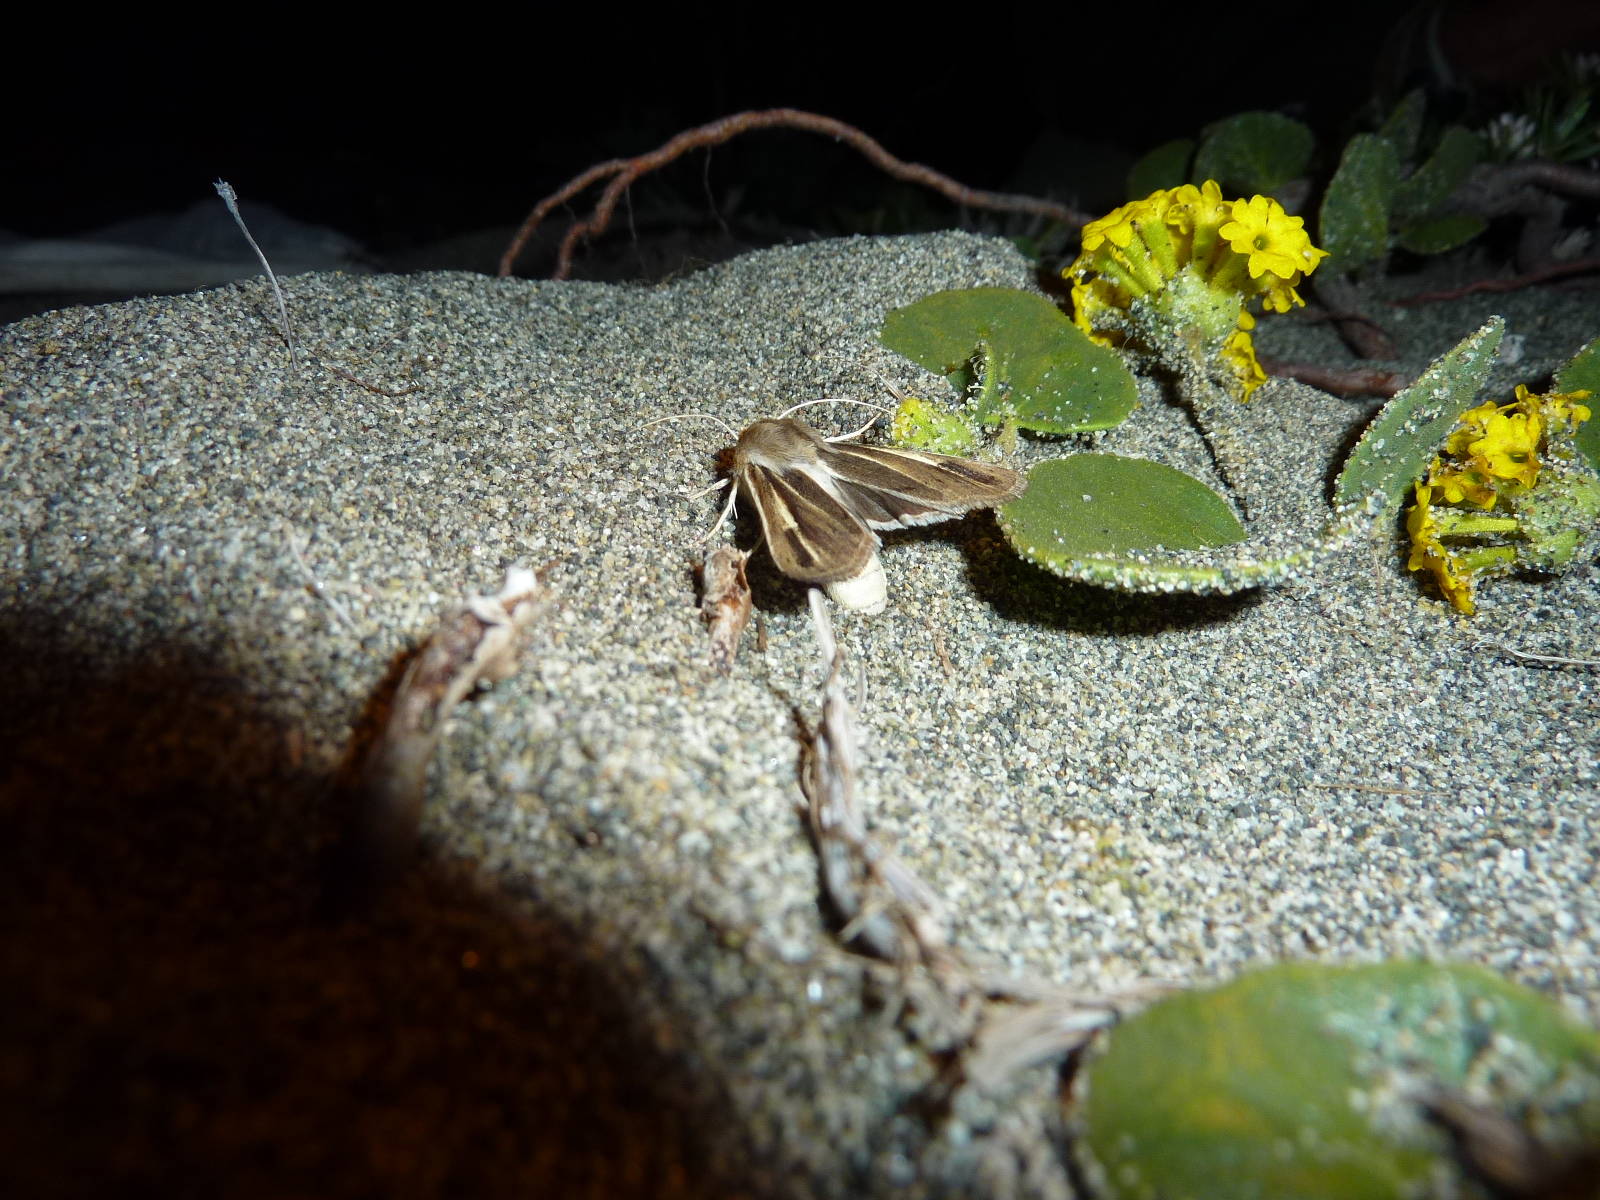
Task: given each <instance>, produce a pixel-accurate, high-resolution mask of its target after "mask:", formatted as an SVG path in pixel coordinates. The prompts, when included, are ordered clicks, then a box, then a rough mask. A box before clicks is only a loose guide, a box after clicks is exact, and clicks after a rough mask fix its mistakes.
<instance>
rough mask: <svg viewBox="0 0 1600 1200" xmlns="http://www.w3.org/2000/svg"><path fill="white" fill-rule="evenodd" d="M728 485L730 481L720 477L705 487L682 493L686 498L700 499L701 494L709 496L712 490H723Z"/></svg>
mask: <svg viewBox="0 0 1600 1200" xmlns="http://www.w3.org/2000/svg"><path fill="white" fill-rule="evenodd" d="M727 486H728V481H727V480H726V479H719V480H717V481H716V482H715V483H709V484H707V485H706V486H705V487H703V488H697V489H695V490H694V491H692V492H683V493H681V495H682V496H683V498H684V499H685V500H698V499H700V497H701V496H709V495H710V494H711V493H712V492H716V491H721V490H722V489H723V488H725V487H727Z"/></svg>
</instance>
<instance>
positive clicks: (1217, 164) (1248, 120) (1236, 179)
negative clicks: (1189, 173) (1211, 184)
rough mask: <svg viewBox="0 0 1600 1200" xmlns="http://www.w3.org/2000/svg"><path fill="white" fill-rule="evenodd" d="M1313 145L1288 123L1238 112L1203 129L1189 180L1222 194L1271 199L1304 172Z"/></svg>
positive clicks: (1302, 131)
mask: <svg viewBox="0 0 1600 1200" xmlns="http://www.w3.org/2000/svg"><path fill="white" fill-rule="evenodd" d="M1314 142H1315V139H1314V138H1313V137H1312V135H1311V130H1310V129H1308V128H1306V126H1304V125H1302V124H1301V123H1300V122H1299V121H1296V120H1295V119H1294V118H1292V117H1286V116H1284V115H1283V114H1282V113H1274V112H1244V113H1238V114H1237V115H1235V116H1232V117H1227V118H1225V119H1223V120H1221V121H1218V122H1216V123H1215V124H1213V125H1211V126H1210V127H1208V128H1207V129H1206V132H1205V137H1204V138H1203V139H1202V140H1201V142H1200V149H1199V151H1198V152H1197V153H1196V154H1195V156H1194V179H1195V180H1196V181H1202V180H1206V179H1215V180H1216V181H1217V182H1218V183H1220V184H1221V185H1222V190H1223V191H1224V192H1232V193H1239V192H1242V193H1244V194H1245V195H1249V194H1250V193H1252V192H1263V193H1268V194H1270V193H1272V192H1275V191H1277V190H1278V189H1279V188H1281V187H1282V186H1283V185H1284V184H1286V183H1288V182H1289V180H1291V179H1293V178H1295V177H1296V176H1297V175H1299V174H1301V173H1302V172H1303V171H1304V170H1305V169H1306V164H1307V163H1308V162H1310V161H1311V148H1312V146H1313V144H1314Z"/></svg>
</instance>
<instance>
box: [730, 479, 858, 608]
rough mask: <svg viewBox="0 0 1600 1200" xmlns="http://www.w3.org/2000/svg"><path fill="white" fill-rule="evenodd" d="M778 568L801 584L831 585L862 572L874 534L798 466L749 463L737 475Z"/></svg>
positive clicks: (852, 577)
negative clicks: (758, 518)
mask: <svg viewBox="0 0 1600 1200" xmlns="http://www.w3.org/2000/svg"><path fill="white" fill-rule="evenodd" d="M741 478H742V479H743V481H744V484H745V489H746V491H747V492H748V493H749V496H750V499H751V502H752V503H753V504H754V505H755V509H756V514H757V516H759V517H760V519H761V532H762V533H763V534H765V535H766V539H767V549H768V551H770V552H771V554H772V561H773V562H775V563H777V564H778V570H780V571H782V572H783V573H784V574H785V575H787V576H789V578H791V579H798V580H799V581H800V582H802V583H837V582H839V581H840V580H845V579H854V578H855V577H856V576H858V575H860V574H862V573H863V572H864V571H866V569H867V568H868V566H869V565H870V564H871V563H872V560H873V559H874V558H875V557H876V556H877V553H878V538H877V536H876V535H875V534H874V533H873V532H872V530H870V529H868V528H867V526H866V525H865V524H863V523H862V520H861V518H859V517H857V516H856V515H855V514H853V513H852V512H851V511H850V510H849V509H848V508H846V507H845V506H844V504H842V503H841V502H840V500H839V498H838V497H837V496H835V495H833V493H831V492H830V491H829V490H828V489H827V488H826V487H824V486H823V485H822V484H821V483H819V482H818V481H817V479H816V477H815V475H813V473H812V472H811V471H809V470H806V469H805V468H804V467H801V466H791V467H779V468H773V467H766V466H750V467H747V468H746V469H745V470H744V472H743V473H742V475H741Z"/></svg>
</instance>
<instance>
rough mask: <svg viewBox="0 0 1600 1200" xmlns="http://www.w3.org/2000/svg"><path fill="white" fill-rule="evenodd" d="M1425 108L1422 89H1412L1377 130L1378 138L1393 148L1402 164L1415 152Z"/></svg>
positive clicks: (1420, 133) (1420, 134)
mask: <svg viewBox="0 0 1600 1200" xmlns="http://www.w3.org/2000/svg"><path fill="white" fill-rule="evenodd" d="M1425 107H1426V101H1424V99H1423V95H1422V89H1421V88H1414V89H1412V90H1411V91H1409V92H1407V93H1406V94H1405V97H1404V98H1403V99H1402V100H1401V101H1400V103H1399V104H1396V105H1395V106H1394V111H1393V112H1392V113H1390V114H1389V119H1388V120H1387V121H1385V122H1384V123H1383V128H1382V129H1380V130H1378V136H1379V137H1381V138H1385V139H1386V140H1387V141H1388V142H1389V144H1390V145H1391V146H1393V147H1394V152H1395V155H1396V156H1397V157H1398V158H1399V159H1400V160H1401V161H1402V162H1404V161H1405V160H1406V159H1409V158H1410V157H1411V156H1412V155H1413V154H1415V153H1416V152H1417V140H1418V139H1419V138H1420V137H1421V136H1422V114H1423V109H1424V108H1425Z"/></svg>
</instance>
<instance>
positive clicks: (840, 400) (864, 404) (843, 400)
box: [777, 396, 890, 420]
mask: <svg viewBox="0 0 1600 1200" xmlns="http://www.w3.org/2000/svg"><path fill="white" fill-rule="evenodd" d="M813 404H854V405H856V406H857V407H860V408H870V409H873V410H875V411H876V412H878V413H879V414H882V413H886V412H889V411H890V410H889V409H887V408H885V407H884V406H883V405H881V404H873V403H872V402H871V401H868V400H851V399H849V398H848V397H839V396H824V397H823V398H822V399H821V400H802V401H800V403H799V404H791V405H790V406H789V407H788V408H786V409H784V410H783V411H782V412H781V413H779V414H778V417H777V419H778V420H782V419H783V418H784V417H787V416H788V415H789V414H790V413H797V412H799V411H800V410H801V409H802V408H810V407H811V406H812V405H813ZM876 419H877V418H876V417H874V418H873V420H876Z"/></svg>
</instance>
